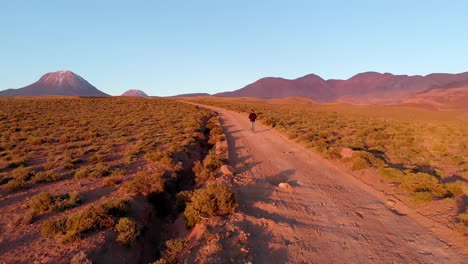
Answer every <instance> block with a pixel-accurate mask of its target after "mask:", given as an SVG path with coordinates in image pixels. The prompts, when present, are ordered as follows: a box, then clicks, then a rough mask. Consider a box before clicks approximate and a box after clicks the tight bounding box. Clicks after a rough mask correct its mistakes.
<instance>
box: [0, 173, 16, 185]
mask: <svg viewBox="0 0 468 264" xmlns="http://www.w3.org/2000/svg"><path fill="white" fill-rule="evenodd" d="M12 179H13V178H11V177H10V176H9V175H8V173H6V172H1V173H0V185H3V184H5V183H8V182H9V181H10V180H12Z"/></svg>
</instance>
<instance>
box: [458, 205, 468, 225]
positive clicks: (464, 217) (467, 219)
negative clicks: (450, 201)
mask: <svg viewBox="0 0 468 264" xmlns="http://www.w3.org/2000/svg"><path fill="white" fill-rule="evenodd" d="M457 220H458V221H459V222H462V223H464V224H465V225H468V208H467V209H466V210H465V212H464V213H461V214H458V215H457Z"/></svg>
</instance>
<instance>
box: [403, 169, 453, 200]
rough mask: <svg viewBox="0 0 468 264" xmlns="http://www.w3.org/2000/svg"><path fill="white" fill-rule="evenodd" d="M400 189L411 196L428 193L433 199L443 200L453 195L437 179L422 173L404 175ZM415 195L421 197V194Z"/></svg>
mask: <svg viewBox="0 0 468 264" xmlns="http://www.w3.org/2000/svg"><path fill="white" fill-rule="evenodd" d="M401 187H402V188H403V189H405V190H407V191H409V192H411V193H412V194H413V195H415V194H417V193H421V192H425V193H429V194H430V195H431V197H434V198H445V197H450V196H452V195H453V194H452V193H450V192H449V191H448V190H447V188H446V187H445V186H444V184H442V183H440V182H439V180H438V179H437V178H435V177H434V176H432V175H429V174H427V173H422V172H418V173H410V174H408V175H406V177H405V178H404V180H403V181H402V183H401ZM417 195H419V196H421V194H417ZM426 196H427V195H426Z"/></svg>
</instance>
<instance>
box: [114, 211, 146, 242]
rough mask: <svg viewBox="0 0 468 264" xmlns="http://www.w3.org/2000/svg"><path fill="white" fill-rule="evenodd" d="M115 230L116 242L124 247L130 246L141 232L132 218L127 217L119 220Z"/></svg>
mask: <svg viewBox="0 0 468 264" xmlns="http://www.w3.org/2000/svg"><path fill="white" fill-rule="evenodd" d="M115 229H116V230H117V232H118V235H117V241H118V242H120V243H122V244H124V245H125V246H130V245H131V244H132V243H133V241H135V240H136V239H137V238H138V236H139V235H140V232H141V226H140V225H139V224H138V223H137V222H136V221H135V220H134V219H133V218H129V217H122V218H120V219H119V222H118V223H117V225H116V226H115Z"/></svg>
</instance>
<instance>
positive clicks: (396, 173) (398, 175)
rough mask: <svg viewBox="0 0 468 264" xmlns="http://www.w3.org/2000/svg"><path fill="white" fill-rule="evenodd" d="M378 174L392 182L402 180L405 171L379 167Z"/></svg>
mask: <svg viewBox="0 0 468 264" xmlns="http://www.w3.org/2000/svg"><path fill="white" fill-rule="evenodd" d="M379 174H380V176H382V177H384V178H385V179H387V180H390V181H393V182H402V181H403V180H404V177H405V173H404V172H402V171H401V170H399V169H396V168H380V169H379Z"/></svg>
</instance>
